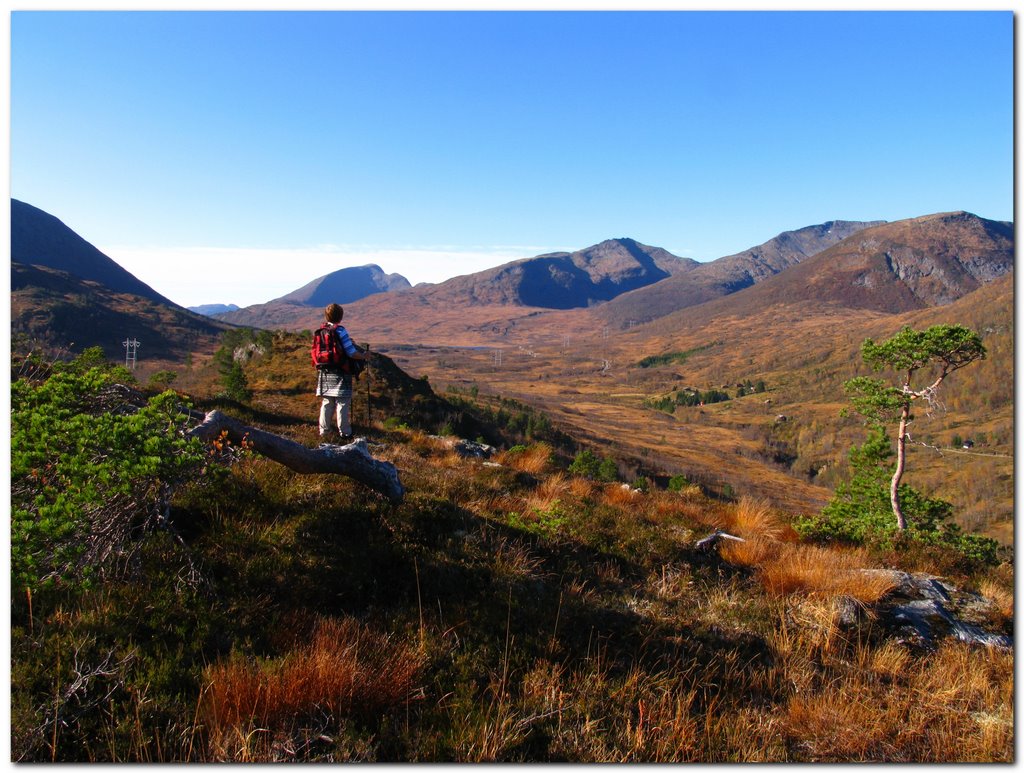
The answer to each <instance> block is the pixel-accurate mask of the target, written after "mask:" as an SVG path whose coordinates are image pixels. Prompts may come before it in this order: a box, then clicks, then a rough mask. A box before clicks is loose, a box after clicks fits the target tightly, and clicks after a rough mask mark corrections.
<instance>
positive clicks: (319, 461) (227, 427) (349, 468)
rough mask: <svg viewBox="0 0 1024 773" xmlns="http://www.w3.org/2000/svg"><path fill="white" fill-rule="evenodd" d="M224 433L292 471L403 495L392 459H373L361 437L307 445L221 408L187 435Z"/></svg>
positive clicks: (205, 436)
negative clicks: (248, 423) (343, 478)
mask: <svg viewBox="0 0 1024 773" xmlns="http://www.w3.org/2000/svg"><path fill="white" fill-rule="evenodd" d="M224 432H226V433H227V438H228V440H230V441H231V442H232V443H234V444H236V445H241V444H242V443H243V441H244V442H245V443H246V445H247V447H248V448H250V449H251V450H253V451H255V452H256V453H258V454H261V455H262V456H265V457H267V458H268V459H273V460H274V461H275V462H278V463H279V464H283V465H284V466H285V467H288V468H289V469H292V470H295V472H298V473H302V474H304V475H311V474H317V473H326V474H330V475H345V476H347V477H349V478H352V479H353V480H356V481H359V482H360V483H362V484H363V485H364V486H368V487H369V488H371V489H373V490H374V491H377V492H379V493H381V494H383V495H384V496H386V497H387V498H388V499H390V500H391V501H392V502H395V503H398V502H401V501H402V498H403V497H404V496H405V487H404V486H402V483H401V481H400V480H399V479H398V469H397V468H396V467H395V465H393V464H391V462H384V461H380V460H378V459H374V458H373V456H371V455H370V452H369V450H368V449H367V447H366V441H365V440H363V439H362V438H360V439H359V440H357V441H355V442H354V443H349V444H348V445H345V446H334V445H322V446H320V447H319V448H306V446H304V445H302V444H301V443H296V442H295V441H294V440H288V438H283V437H281V436H280V435H275V434H273V433H272V432H265V431H264V430H261V429H257V428H256V427H248V426H246V425H245V424H242V423H241V422H240V421H238V420H236V419H232V418H231V417H230V416H226V415H224V414H223V413H221V412H220V411H210V412H209V413H208V414H206V416H205V418H204V419H203V423H202V424H200V425H199V426H198V427H196V428H195V429H193V430H191V432H190V433H189V434H190V435H192V436H193V437H198V438H200V439H202V440H215V439H216V438H218V437H220V436H221V434H222V433H224Z"/></svg>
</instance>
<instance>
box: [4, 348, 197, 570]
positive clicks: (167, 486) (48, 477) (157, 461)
mask: <svg viewBox="0 0 1024 773" xmlns="http://www.w3.org/2000/svg"><path fill="white" fill-rule="evenodd" d="M117 373H118V371H117V369H109V368H101V367H92V368H90V369H88V370H84V371H81V372H79V371H78V369H77V368H75V367H70V368H67V369H65V370H62V371H60V372H56V373H54V374H53V375H52V376H50V378H48V379H47V380H46V381H44V382H42V383H40V384H32V383H29V382H28V381H24V380H22V381H17V382H15V383H13V384H12V385H11V579H12V583H13V585H14V587H17V588H24V587H30V588H33V589H35V588H39V587H49V586H52V585H54V584H55V583H58V582H59V583H61V584H62V585H64V586H75V585H76V584H80V583H87V582H88V579H89V576H90V574H91V573H92V571H93V569H94V568H95V562H97V561H99V560H100V559H102V558H105V557H117V556H118V553H119V550H120V548H121V547H123V546H124V545H125V544H126V543H129V542H130V541H132V540H134V539H136V538H137V535H138V534H139V533H140V532H142V531H145V529H146V527H147V526H152V525H153V524H154V523H157V522H159V521H160V519H162V518H163V517H164V514H165V511H166V508H167V506H168V501H169V496H170V492H171V487H172V486H173V485H174V484H175V483H178V482H180V481H182V480H184V479H187V478H190V477H192V476H197V475H198V474H199V472H200V470H201V469H202V468H203V466H204V464H205V462H206V454H205V449H204V447H203V445H202V444H201V443H200V442H199V441H198V440H191V439H187V438H186V437H185V435H184V433H183V431H182V430H183V429H184V425H185V420H186V416H185V414H183V413H182V411H181V408H180V404H179V399H178V397H177V396H176V395H175V394H174V393H173V392H165V393H163V394H161V395H158V396H156V397H154V398H152V399H151V400H149V402H148V403H147V404H146V405H145V407H143V408H141V409H139V410H137V411H134V410H131V409H126V403H125V400H124V398H123V396H122V393H121V392H120V391H118V390H117V389H116V388H115V387H114V386H113V385H114V383H115V382H114V378H113V377H114V376H115V375H117Z"/></svg>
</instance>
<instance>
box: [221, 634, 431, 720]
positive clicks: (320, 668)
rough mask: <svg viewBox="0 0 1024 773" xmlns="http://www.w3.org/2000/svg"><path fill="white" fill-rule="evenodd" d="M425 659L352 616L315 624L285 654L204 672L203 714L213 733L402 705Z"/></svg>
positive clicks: (237, 660) (223, 664) (232, 661)
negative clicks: (317, 714) (306, 637)
mask: <svg viewBox="0 0 1024 773" xmlns="http://www.w3.org/2000/svg"><path fill="white" fill-rule="evenodd" d="M423 664H424V658H423V656H422V654H421V653H420V652H418V651H417V650H416V649H414V648H411V647H409V646H407V645H405V644H401V643H395V642H392V640H391V637H390V636H386V635H383V634H380V633H375V632H373V631H371V630H369V629H367V628H364V627H362V626H360V625H359V624H358V623H357V622H356V621H354V620H330V619H325V620H322V621H320V622H319V623H318V624H317V626H316V629H315V630H314V632H313V635H312V637H311V638H310V640H309V641H308V642H307V643H306V644H303V645H301V646H299V647H297V648H296V649H294V650H292V651H291V652H290V653H288V654H287V655H285V656H284V657H283V658H280V659H276V660H250V659H242V658H237V657H236V658H232V659H230V660H228V661H226V662H221V663H216V664H214V665H211V666H209V667H207V669H206V674H205V677H206V688H205V691H204V700H203V713H204V715H205V717H206V720H207V726H208V727H209V728H210V729H211V736H212V737H215V738H216V737H220V738H230V737H233V736H238V737H241V736H244V735H245V731H246V729H247V728H251V727H253V726H258V727H264V728H265V727H275V728H286V727H287V726H289V725H290V724H291V723H293V722H295V721H296V720H298V719H301V718H303V717H306V716H309V715H310V714H312V713H313V712H326V713H328V714H330V715H333V716H335V717H337V716H339V715H346V714H351V713H367V712H369V713H376V712H380V711H383V710H386V709H388V708H390V707H393V706H396V705H401V703H402V702H403V701H405V700H406V699H407V698H408V696H409V695H410V693H411V691H412V689H413V683H414V680H415V679H416V677H417V676H418V674H419V673H420V670H421V668H422V667H423Z"/></svg>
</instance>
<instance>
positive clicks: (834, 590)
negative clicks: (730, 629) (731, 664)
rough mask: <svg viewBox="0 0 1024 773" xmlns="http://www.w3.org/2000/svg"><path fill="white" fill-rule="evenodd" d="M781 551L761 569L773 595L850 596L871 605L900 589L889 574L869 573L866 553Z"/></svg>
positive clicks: (802, 548) (808, 547) (810, 548)
mask: <svg viewBox="0 0 1024 773" xmlns="http://www.w3.org/2000/svg"><path fill="white" fill-rule="evenodd" d="M780 548H781V549H780V550H779V552H778V553H777V555H776V556H774V558H773V559H772V560H770V561H768V562H766V563H765V564H764V565H762V566H760V577H761V581H762V582H763V583H764V586H765V588H766V589H767V590H768V591H769V592H771V593H776V594H780V595H786V594H790V593H798V592H800V593H815V594H819V595H823V596H849V597H850V598H853V599H855V600H857V601H861V602H864V603H871V602H874V601H877V600H878V599H880V598H881V597H882V596H884V595H885V594H886V593H888V592H889V591H890V590H892V588H893V587H895V585H896V583H895V581H894V580H893V579H892V577H891V576H889V575H888V574H887V573H885V572H875V571H865V570H867V569H870V563H869V560H868V557H867V554H866V553H865V552H864V551H860V550H835V549H828V548H820V547H817V546H815V545H780Z"/></svg>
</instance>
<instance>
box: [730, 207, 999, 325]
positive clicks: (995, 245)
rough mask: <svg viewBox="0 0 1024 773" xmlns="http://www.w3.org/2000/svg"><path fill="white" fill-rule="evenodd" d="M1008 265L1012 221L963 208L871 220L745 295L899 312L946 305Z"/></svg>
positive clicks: (749, 300)
mask: <svg viewBox="0 0 1024 773" xmlns="http://www.w3.org/2000/svg"><path fill="white" fill-rule="evenodd" d="M1012 268H1013V227H1012V225H1011V224H1009V223H999V222H996V221H992V220H984V219H983V218H980V217H977V216H976V215H972V214H969V213H966V212H955V213H948V214H939V215H929V216H927V217H920V218H914V219H911V220H901V221H899V222H895V223H887V224H885V225H880V226H876V227H874V228H870V229H867V230H864V231H861V232H860V233H858V234H856V235H855V236H853V237H851V238H849V239H846V240H844V241H843V242H841V243H840V244H837V245H836V246H834V247H831V248H830V249H828V250H825V251H824V252H822V253H819V254H818V255H816V256H814V257H813V258H810V259H809V260H807V261H805V262H803V263H802V264H800V265H799V266H795V267H794V268H793V269H791V270H790V271H787V272H785V273H784V274H781V275H779V276H778V277H777V278H773V279H772V280H771V281H767V282H765V283H764V284H762V285H760V286H759V287H756V288H752V289H751V290H750V291H749V292H748V293H747V294H746V295H745V297H744V303H745V304H747V305H750V304H771V303H784V302H793V301H803V300H813V301H817V302H828V303H834V304H838V305H841V306H848V307H851V308H863V309H875V310H877V311H884V312H903V311H910V310H912V309H919V308H926V307H929V306H944V305H946V304H948V303H951V302H952V301H954V300H956V299H958V298H961V297H963V296H964V295H966V294H967V293H970V292H972V291H974V290H976V289H978V288H979V287H981V286H982V285H983V284H985V283H987V282H990V281H992V280H993V279H996V278H998V277H1000V276H1003V275H1004V274H1006V273H1007V272H1008V271H1010V270H1011V269H1012Z"/></svg>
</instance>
